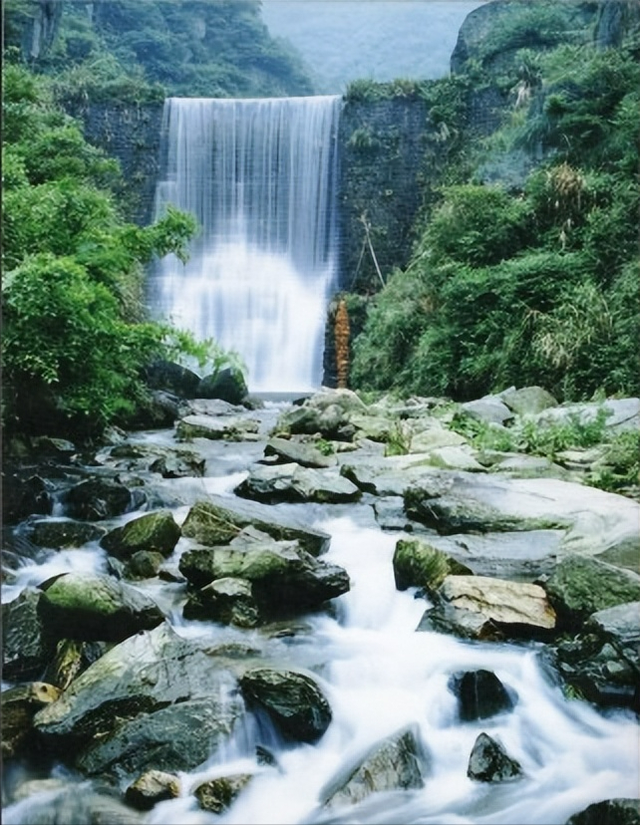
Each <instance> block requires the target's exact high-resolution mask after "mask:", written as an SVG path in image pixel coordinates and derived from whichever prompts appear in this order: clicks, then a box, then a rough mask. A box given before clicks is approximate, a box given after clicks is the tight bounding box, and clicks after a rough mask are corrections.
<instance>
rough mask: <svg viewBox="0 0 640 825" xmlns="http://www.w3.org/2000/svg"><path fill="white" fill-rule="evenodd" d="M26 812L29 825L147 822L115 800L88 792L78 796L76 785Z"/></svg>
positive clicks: (41, 800)
mask: <svg viewBox="0 0 640 825" xmlns="http://www.w3.org/2000/svg"><path fill="white" fill-rule="evenodd" d="M27 811H28V817H29V819H28V822H29V825H60V823H66V825H71V824H72V823H75V824H76V825H80V823H82V825H107V823H108V825H141V823H142V822H143V821H144V820H143V818H142V816H141V814H140V813H138V811H135V810H133V809H132V808H129V807H128V806H127V805H125V804H124V803H123V802H121V801H120V800H119V799H117V798H116V797H115V796H112V795H110V794H108V793H96V792H95V791H93V790H91V789H89V788H83V789H82V792H81V793H78V785H77V784H72V785H69V786H68V787H65V788H64V789H62V790H61V791H59V792H58V793H56V794H50V793H48V794H43V795H41V797H40V798H39V799H35V800H33V802H31V801H29V805H28V807H27Z"/></svg>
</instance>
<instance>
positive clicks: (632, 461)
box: [587, 430, 640, 492]
mask: <svg viewBox="0 0 640 825" xmlns="http://www.w3.org/2000/svg"><path fill="white" fill-rule="evenodd" d="M587 484H589V485H591V486H592V487H599V488H600V489H601V490H607V491H609V492H616V491H619V490H621V489H623V488H625V487H631V486H638V485H640V431H638V430H632V431H628V432H621V433H617V434H616V435H615V436H614V437H613V438H612V439H611V440H610V441H609V442H608V444H607V445H606V447H605V450H604V454H603V458H602V462H601V463H599V466H597V467H595V468H592V469H591V471H590V472H589V474H588V476H587Z"/></svg>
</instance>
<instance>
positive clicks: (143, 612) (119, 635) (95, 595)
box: [38, 573, 164, 642]
mask: <svg viewBox="0 0 640 825" xmlns="http://www.w3.org/2000/svg"><path fill="white" fill-rule="evenodd" d="M41 587H42V590H43V592H42V594H41V595H40V599H39V601H38V615H39V616H40V620H41V622H42V625H43V627H44V628H45V630H46V632H47V633H48V634H49V635H51V636H55V637H56V638H58V639H64V638H75V639H84V640H95V639H101V640H104V641H112V642H114V641H121V640H122V639H126V638H127V636H131V635H132V634H134V633H138V632H139V631H140V630H150V629H151V628H153V627H156V626H157V625H159V624H160V623H161V622H162V621H163V620H164V615H163V613H162V611H161V610H160V608H159V607H158V605H157V604H156V603H155V602H154V601H153V600H152V599H151V598H150V597H149V596H146V595H144V594H143V593H142V592H141V591H139V590H137V589H135V588H134V587H131V586H130V585H127V584H124V583H123V582H120V581H117V580H116V579H114V578H112V577H111V576H107V575H103V574H93V573H65V574H63V575H62V576H59V577H57V578H56V579H54V580H52V581H48V582H45V583H44V584H43V585H41Z"/></svg>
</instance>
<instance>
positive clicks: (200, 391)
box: [196, 367, 249, 404]
mask: <svg viewBox="0 0 640 825" xmlns="http://www.w3.org/2000/svg"><path fill="white" fill-rule="evenodd" d="M248 392H249V391H248V389H247V385H246V383H245V380H244V377H243V375H242V373H241V372H238V370H232V369H230V368H228V367H227V368H225V369H221V370H218V372H216V373H213V375H205V376H204V378H203V379H202V380H201V381H200V383H199V384H198V386H197V389H196V395H197V397H198V398H219V399H221V400H222V401H227V402H228V403H229V404H242V403H243V401H245V399H246V398H247V395H248Z"/></svg>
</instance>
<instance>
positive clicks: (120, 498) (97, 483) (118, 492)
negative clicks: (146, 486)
mask: <svg viewBox="0 0 640 825" xmlns="http://www.w3.org/2000/svg"><path fill="white" fill-rule="evenodd" d="M141 496H143V494H141V493H140V492H139V491H136V496H133V495H132V493H131V491H130V490H129V489H128V488H127V487H125V486H124V484H120V483H119V482H118V481H112V480H110V479H107V478H100V477H99V476H96V477H95V478H88V479H85V480H84V481H81V482H80V483H79V484H75V485H74V486H73V487H71V488H70V489H69V490H67V491H66V493H65V494H64V495H63V496H62V504H63V507H64V510H65V515H67V516H69V517H70V518H73V519H82V520H85V521H93V520H96V519H106V518H112V517H113V516H120V515H122V514H123V513H127V512H128V511H129V510H133V509H134V507H135V506H136V505H138V506H139V505H140V504H142V500H141Z"/></svg>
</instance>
